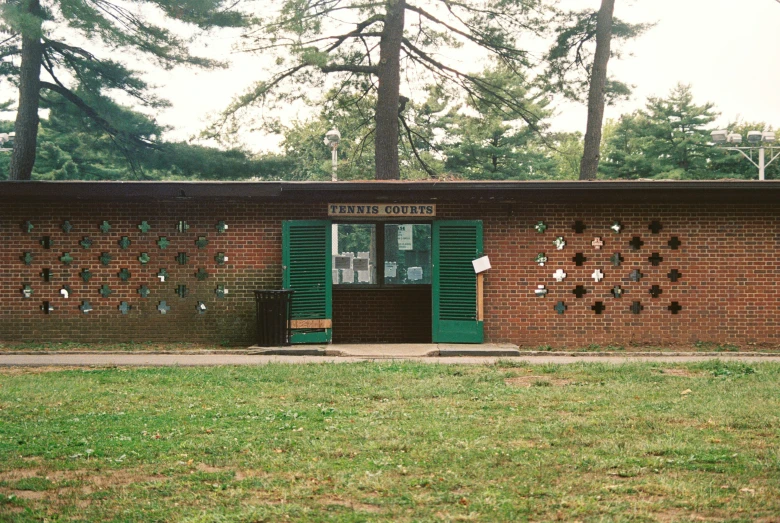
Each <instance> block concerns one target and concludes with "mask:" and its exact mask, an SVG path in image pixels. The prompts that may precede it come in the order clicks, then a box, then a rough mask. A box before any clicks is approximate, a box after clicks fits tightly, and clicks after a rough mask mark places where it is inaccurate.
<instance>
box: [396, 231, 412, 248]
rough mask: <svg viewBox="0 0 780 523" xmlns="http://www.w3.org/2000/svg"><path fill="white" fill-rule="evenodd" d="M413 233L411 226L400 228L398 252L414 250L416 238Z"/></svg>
mask: <svg viewBox="0 0 780 523" xmlns="http://www.w3.org/2000/svg"><path fill="white" fill-rule="evenodd" d="M412 231H413V228H412V226H411V225H399V226H398V250H399V251H413V250H414V236H413V234H412Z"/></svg>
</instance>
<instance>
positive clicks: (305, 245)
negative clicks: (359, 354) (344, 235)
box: [282, 220, 333, 343]
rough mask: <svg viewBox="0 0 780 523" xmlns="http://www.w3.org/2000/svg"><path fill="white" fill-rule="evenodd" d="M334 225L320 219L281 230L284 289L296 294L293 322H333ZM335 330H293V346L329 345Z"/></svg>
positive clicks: (290, 222)
mask: <svg viewBox="0 0 780 523" xmlns="http://www.w3.org/2000/svg"><path fill="white" fill-rule="evenodd" d="M330 233H331V224H330V222H327V221H320V220H306V221H304V220H301V221H286V222H284V225H283V229H282V264H283V266H284V288H285V289H292V290H294V291H295V293H293V298H292V319H293V320H330V319H332V316H331V296H332V294H331V289H332V281H333V280H332V276H331V270H330V267H331V253H330V250H331V245H330V242H331V239H330ZM331 332H332V329H325V328H314V329H293V331H292V336H291V338H290V340H291V342H292V343H328V342H330V339H331Z"/></svg>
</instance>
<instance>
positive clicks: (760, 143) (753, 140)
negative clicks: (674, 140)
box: [710, 129, 780, 180]
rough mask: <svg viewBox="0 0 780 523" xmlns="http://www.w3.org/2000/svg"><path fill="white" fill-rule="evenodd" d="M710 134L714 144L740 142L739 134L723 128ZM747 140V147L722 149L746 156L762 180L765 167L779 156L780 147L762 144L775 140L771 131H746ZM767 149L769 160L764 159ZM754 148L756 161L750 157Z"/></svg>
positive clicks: (740, 136)
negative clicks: (756, 152) (756, 153)
mask: <svg viewBox="0 0 780 523" xmlns="http://www.w3.org/2000/svg"><path fill="white" fill-rule="evenodd" d="M710 136H711V137H712V143H714V144H715V145H724V144H740V143H742V135H741V134H739V133H730V132H728V131H726V130H723V129H720V130H717V131H712V132H711V133H710ZM747 141H748V144H749V145H748V146H747V147H724V149H726V150H727V151H737V152H738V153H740V154H741V155H742V156H744V157H745V158H747V159H748V161H750V163H752V164H753V165H755V166H756V167H757V168H758V179H759V180H764V179H765V173H766V168H767V167H768V166H769V164H771V163H772V162H774V161H775V160H777V158H778V157H779V156H780V148H775V147H771V146H770V147H766V146H765V145H764V144H772V143H774V142H775V133H774V132H772V131H748V134H747ZM767 149H769V155H770V156H771V158H770V159H769V161H766V151H767ZM776 149H777V151H778V152H777V153H775V152H774V151H775V150H776ZM754 150H757V151H758V162H756V161H754V160H753V158H752V153H753V151H754ZM745 151H747V152H745ZM748 153H750V155H748Z"/></svg>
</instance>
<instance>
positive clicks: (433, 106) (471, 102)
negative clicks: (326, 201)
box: [279, 67, 582, 180]
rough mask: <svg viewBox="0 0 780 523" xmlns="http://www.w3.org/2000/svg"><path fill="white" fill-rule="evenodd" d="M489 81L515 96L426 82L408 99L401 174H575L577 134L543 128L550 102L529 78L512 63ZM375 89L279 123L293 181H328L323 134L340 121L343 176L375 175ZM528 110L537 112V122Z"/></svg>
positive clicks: (339, 96)
mask: <svg viewBox="0 0 780 523" xmlns="http://www.w3.org/2000/svg"><path fill="white" fill-rule="evenodd" d="M479 77H480V78H484V79H485V80H484V81H485V84H486V85H488V84H489V85H491V86H498V89H499V90H500V91H501V92H503V93H505V95H506V96H508V97H511V98H512V100H513V103H512V104H508V103H505V101H502V98H503V96H504V95H497V94H496V92H495V91H491V90H486V91H479V92H476V93H475V95H474V96H471V97H466V98H464V97H462V96H461V95H460V93H458V92H457V91H453V90H446V89H444V88H443V87H442V86H440V85H431V86H428V87H427V89H426V90H425V93H426V94H427V96H426V98H425V99H423V100H422V101H420V102H414V101H411V100H410V101H406V103H405V107H404V109H403V111H402V112H401V118H402V122H403V125H402V127H401V129H400V131H399V133H400V135H401V136H402V137H403V138H405V140H402V141H401V146H400V151H399V154H400V163H401V178H402V179H420V178H430V177H443V178H460V179H474V180H486V179H489V180H491V179H492V180H508V179H514V180H518V179H519V180H522V179H575V178H576V176H577V172H578V169H579V158H580V157H581V155H582V140H581V137H580V136H579V135H578V134H569V133H550V134H546V135H543V134H540V133H544V130H545V128H546V125H547V124H546V123H545V121H544V118H546V117H547V116H548V115H549V113H550V112H549V110H548V109H547V105H548V101H547V99H546V98H544V97H539V96H534V95H531V94H530V88H529V86H528V83H527V82H526V81H525V79H524V77H522V76H521V75H518V74H516V73H513V72H511V71H509V70H507V69H506V68H502V67H497V68H494V69H488V70H486V71H485V72H484V73H483V74H482V75H479ZM374 103H375V101H374V97H373V96H372V95H368V94H367V95H346V94H344V93H339V92H337V91H331V92H330V93H328V101H327V102H326V103H325V104H324V106H323V110H322V111H321V112H320V114H319V115H318V116H317V117H316V118H315V119H312V120H309V121H307V122H304V123H294V124H293V125H292V126H290V127H287V128H280V129H279V130H280V132H282V133H283V134H284V141H283V143H282V147H283V150H284V154H285V156H286V157H287V158H288V159H290V161H291V162H293V165H294V168H293V170H292V172H290V174H289V177H288V178H287V179H292V180H329V179H330V176H331V162H330V160H329V158H330V148H329V147H328V146H326V145H325V144H324V143H323V137H324V136H325V133H326V132H327V131H328V130H329V129H330V128H331V127H336V128H337V129H338V130H339V131H340V132H341V135H342V140H341V143H340V145H339V148H338V158H339V163H338V178H339V180H353V179H371V178H373V162H374V142H373V139H372V136H373V132H374V122H373V118H372V115H373V105H374ZM521 106H522V107H523V112H529V113H533V114H537V115H539V119H538V120H537V121H536V122H535V123H534V125H533V126H531V125H529V124H528V123H527V122H526V121H525V120H524V119H523V117H522V114H521V113H520V112H519V110H518V107H521Z"/></svg>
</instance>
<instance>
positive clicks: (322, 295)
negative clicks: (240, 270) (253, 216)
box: [283, 220, 483, 343]
mask: <svg viewBox="0 0 780 523" xmlns="http://www.w3.org/2000/svg"><path fill="white" fill-rule="evenodd" d="M481 255H482V222H480V221H454V220H437V221H433V222H430V221H429V222H422V221H419V222H412V223H408V222H406V223H401V222H395V221H393V222H390V221H383V222H380V221H377V222H335V223H334V222H330V221H325V220H316V221H288V222H284V228H283V269H284V286H285V288H288V289H292V290H294V291H295V294H294V296H293V306H292V326H293V334H292V342H293V343H323V342H330V341H336V342H338V343H430V342H453V343H454V342H458V343H481V342H482V340H483V334H482V331H483V329H482V318H481V316H480V309H479V304H480V303H481V296H478V294H479V293H478V290H479V289H478V286H477V277H476V275H475V273H474V270H473V267H472V265H471V261H472V260H474V259H476V258H478V257H480V256H481Z"/></svg>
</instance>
